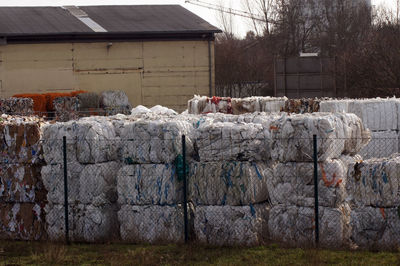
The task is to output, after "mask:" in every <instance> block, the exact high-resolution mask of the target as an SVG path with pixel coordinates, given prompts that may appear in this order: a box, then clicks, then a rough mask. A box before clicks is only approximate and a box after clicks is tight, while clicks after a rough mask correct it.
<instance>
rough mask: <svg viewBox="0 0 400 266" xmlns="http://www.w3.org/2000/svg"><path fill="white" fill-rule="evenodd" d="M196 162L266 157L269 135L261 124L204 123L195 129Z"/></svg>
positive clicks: (269, 143)
mask: <svg viewBox="0 0 400 266" xmlns="http://www.w3.org/2000/svg"><path fill="white" fill-rule="evenodd" d="M194 140H195V145H196V148H197V152H198V156H199V159H200V161H225V160H228V161H229V160H233V161H247V160H254V161H260V160H268V159H269V158H270V149H271V148H270V147H271V139H270V133H269V131H267V130H264V128H263V126H262V125H261V124H254V123H249V124H245V123H230V122H226V123H222V122H216V123H214V122H212V121H210V122H207V121H206V122H205V123H202V124H201V125H200V126H199V127H198V128H196V130H195V133H194Z"/></svg>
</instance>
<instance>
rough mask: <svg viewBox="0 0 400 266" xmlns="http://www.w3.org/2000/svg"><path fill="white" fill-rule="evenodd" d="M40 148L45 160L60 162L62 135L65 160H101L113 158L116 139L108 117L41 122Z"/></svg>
mask: <svg viewBox="0 0 400 266" xmlns="http://www.w3.org/2000/svg"><path fill="white" fill-rule="evenodd" d="M42 132H43V151H44V159H45V161H46V163H47V164H54V163H63V160H64V158H63V150H62V149H63V146H62V139H63V137H64V136H66V138H67V159H68V161H76V160H77V161H79V162H80V163H101V162H107V161H114V160H116V159H117V156H118V154H117V150H118V141H117V140H116V133H115V130H114V126H113V124H112V123H111V122H110V121H106V120H103V121H97V120H96V119H95V118H93V119H82V120H79V121H69V122H65V123H54V124H46V125H44V126H43V129H42Z"/></svg>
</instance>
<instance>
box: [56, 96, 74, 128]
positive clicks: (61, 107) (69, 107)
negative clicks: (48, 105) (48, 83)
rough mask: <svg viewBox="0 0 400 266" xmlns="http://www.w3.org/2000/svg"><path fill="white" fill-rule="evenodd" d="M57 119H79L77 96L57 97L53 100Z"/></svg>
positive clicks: (62, 120)
mask: <svg viewBox="0 0 400 266" xmlns="http://www.w3.org/2000/svg"><path fill="white" fill-rule="evenodd" d="M53 106H54V110H55V116H56V120H57V121H60V122H67V121H70V120H77V119H79V99H78V98H77V97H57V98H55V99H54V101H53Z"/></svg>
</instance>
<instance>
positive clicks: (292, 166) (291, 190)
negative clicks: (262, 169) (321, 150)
mask: <svg viewBox="0 0 400 266" xmlns="http://www.w3.org/2000/svg"><path fill="white" fill-rule="evenodd" d="M355 160H357V157H356V158H353V157H348V156H342V157H341V158H340V159H329V160H327V161H325V162H320V163H319V164H318V180H319V182H318V188H319V205H320V206H324V207H331V208H336V207H338V206H340V205H341V204H342V203H343V202H344V201H345V200H346V198H347V194H346V188H345V187H346V182H347V170H348V167H349V163H348V162H349V161H355ZM268 171H271V170H270V169H267V170H266V172H267V173H265V174H264V175H265V176H268V177H270V178H267V187H268V190H269V197H270V200H271V203H272V204H273V205H277V204H285V205H297V206H304V207H313V206H314V164H313V163H301V162H299V163H297V162H288V163H278V164H276V165H274V167H273V170H272V174H269V173H268Z"/></svg>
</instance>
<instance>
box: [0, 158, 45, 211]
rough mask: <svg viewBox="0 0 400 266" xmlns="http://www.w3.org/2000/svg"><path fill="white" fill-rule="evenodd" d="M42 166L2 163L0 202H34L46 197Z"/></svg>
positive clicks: (0, 165)
mask: <svg viewBox="0 0 400 266" xmlns="http://www.w3.org/2000/svg"><path fill="white" fill-rule="evenodd" d="M40 170H41V166H38V165H20V164H0V202H12V203H29V202H30V203H34V202H40V201H43V200H45V199H46V194H47V192H46V190H45V189H44V186H43V183H42V178H41V174H40Z"/></svg>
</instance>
